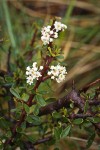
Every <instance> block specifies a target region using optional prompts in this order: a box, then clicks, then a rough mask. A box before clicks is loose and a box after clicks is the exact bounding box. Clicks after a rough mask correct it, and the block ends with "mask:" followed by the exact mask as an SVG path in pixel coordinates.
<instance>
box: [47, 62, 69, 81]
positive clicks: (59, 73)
mask: <svg viewBox="0 0 100 150" xmlns="http://www.w3.org/2000/svg"><path fill="white" fill-rule="evenodd" d="M47 74H48V75H50V76H51V79H55V80H56V81H57V82H58V83H60V82H62V81H63V80H65V76H66V74H67V72H66V68H65V67H63V66H60V64H58V65H57V66H51V67H50V70H49V71H48V73H47Z"/></svg>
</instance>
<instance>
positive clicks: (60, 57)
mask: <svg viewBox="0 0 100 150" xmlns="http://www.w3.org/2000/svg"><path fill="white" fill-rule="evenodd" d="M56 58H57V59H64V56H63V55H59V56H56Z"/></svg>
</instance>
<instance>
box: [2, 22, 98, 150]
mask: <svg viewBox="0 0 100 150" xmlns="http://www.w3.org/2000/svg"><path fill="white" fill-rule="evenodd" d="M66 29H67V26H66V25H65V24H62V23H61V22H59V21H56V20H53V22H52V24H51V25H48V26H46V27H43V28H42V31H41V40H42V42H43V48H44V50H43V51H42V57H41V61H40V63H39V62H38V61H37V62H36V61H34V62H30V65H26V68H24V70H21V69H19V70H18V71H17V72H16V71H15V72H14V73H9V74H8V75H7V74H3V72H0V75H1V76H2V84H1V89H2V93H4V94H6V97H5V98H4V99H5V100H6V99H7V100H8V102H9V103H11V106H13V108H11V109H10V108H9V111H10V112H9V115H7V112H3V111H2V114H1V118H0V124H1V125H0V130H1V133H0V149H4V150H11V149H12V150H14V149H19V150H20V149H21V150H25V149H28V150H31V149H33V150H35V146H36V145H39V144H41V143H45V142H48V145H50V144H55V143H56V142H58V141H59V140H60V139H62V138H65V137H66V136H70V135H71V133H72V129H73V127H75V126H76V125H77V126H78V127H80V128H84V129H87V128H89V127H91V131H92V133H91V132H89V139H88V142H87V148H88V147H90V145H91V144H92V142H93V140H94V138H95V133H96V132H97V133H98V134H99V132H100V118H99V111H100V109H99V105H100V101H99V98H98V95H99V92H96V93H95V92H94V95H93V96H92V97H91V96H90V95H91V93H90V95H89V94H88V95H86V91H87V90H88V89H89V88H90V87H91V84H89V85H87V86H86V87H84V88H83V89H81V90H80V91H79V92H77V91H76V89H75V87H74V82H73V85H72V90H71V92H69V93H67V94H66V95H65V96H64V97H62V98H60V99H58V100H57V99H56V98H55V99H54V98H52V96H51V95H52V94H51V93H50V92H51V91H52V87H51V86H52V85H51V84H52V82H57V84H59V83H61V82H63V81H64V80H65V78H67V71H66V67H65V66H63V65H61V63H60V62H59V61H58V60H59V58H60V57H61V55H62V52H61V49H60V48H58V47H57V46H55V44H54V43H53V42H54V41H55V39H57V38H58V37H59V34H60V32H63V31H65V30H66ZM17 64H19V63H17ZM25 69H26V70H25ZM99 81H100V80H97V81H96V82H94V83H93V84H92V85H94V84H96V83H98V82H99ZM44 87H45V88H44ZM98 91H99V90H98ZM49 94H50V96H51V97H50V96H49V98H48V96H46V95H49ZM9 99H11V100H10V101H9ZM9 106H10V104H9ZM76 108H77V109H76ZM76 110H77V111H76ZM29 133H30V134H29Z"/></svg>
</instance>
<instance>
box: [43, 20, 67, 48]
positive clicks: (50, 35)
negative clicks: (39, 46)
mask: <svg viewBox="0 0 100 150" xmlns="http://www.w3.org/2000/svg"><path fill="white" fill-rule="evenodd" d="M66 28H67V26H66V25H64V24H62V23H61V22H58V21H55V23H54V27H53V29H51V26H49V25H48V26H47V27H43V28H42V31H41V33H42V36H41V40H42V42H43V45H47V44H49V43H50V42H53V39H54V38H55V39H56V38H58V32H59V31H61V30H62V31H64V30H65V29H66Z"/></svg>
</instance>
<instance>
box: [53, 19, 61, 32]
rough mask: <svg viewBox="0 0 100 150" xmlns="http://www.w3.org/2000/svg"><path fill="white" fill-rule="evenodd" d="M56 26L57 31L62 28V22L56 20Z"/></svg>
mask: <svg viewBox="0 0 100 150" xmlns="http://www.w3.org/2000/svg"><path fill="white" fill-rule="evenodd" d="M54 26H55V29H56V31H57V32H58V31H60V30H61V29H62V24H61V22H58V21H55V23H54Z"/></svg>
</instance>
